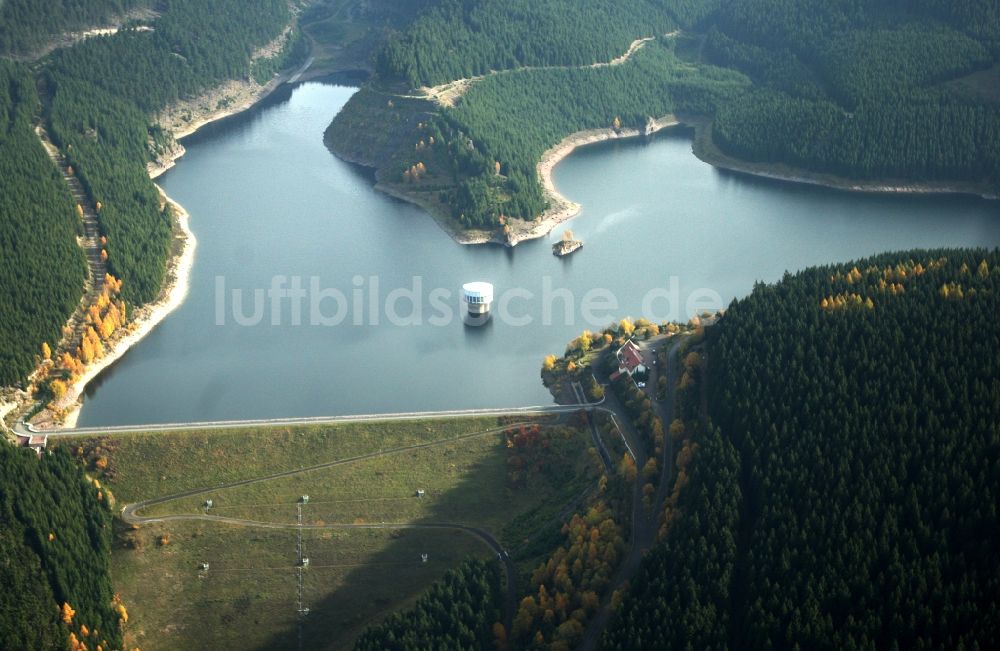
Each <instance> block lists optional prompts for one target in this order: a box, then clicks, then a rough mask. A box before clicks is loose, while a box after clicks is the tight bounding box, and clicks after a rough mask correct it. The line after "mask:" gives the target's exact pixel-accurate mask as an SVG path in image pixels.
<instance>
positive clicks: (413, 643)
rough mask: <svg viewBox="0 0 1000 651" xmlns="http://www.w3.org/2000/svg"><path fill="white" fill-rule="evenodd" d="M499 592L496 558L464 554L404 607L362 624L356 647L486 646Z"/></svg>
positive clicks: (449, 649)
mask: <svg viewBox="0 0 1000 651" xmlns="http://www.w3.org/2000/svg"><path fill="white" fill-rule="evenodd" d="M502 608H503V592H502V590H501V586H500V565H499V563H497V562H496V561H481V560H474V559H473V560H468V561H466V562H465V563H463V564H462V565H461V566H459V567H458V568H456V569H454V570H450V571H449V572H448V573H447V574H445V575H444V577H443V578H442V579H441V580H440V581H438V582H436V583H435V584H434V585H432V586H431V587H430V589H429V590H428V591H427V592H426V593H425V594H424V595H423V596H422V597H420V599H418V600H417V602H416V603H415V604H414V605H413V606H412V607H411V608H409V609H408V610H405V611H401V612H397V613H393V614H392V615H390V616H389V617H387V618H386V619H385V620H384V621H383V622H381V623H380V624H378V625H375V626H371V627H369V628H368V630H366V631H365V632H364V633H363V634H362V635H361V637H360V638H358V641H357V642H356V643H355V645H354V648H355V649H356V651H407V650H409V649H436V650H437V649H440V650H441V651H464V650H466V649H489V648H492V647H493V646H494V644H495V638H494V628H493V626H494V624H495V623H497V622H498V621H500V619H501V617H502V613H501V610H502Z"/></svg>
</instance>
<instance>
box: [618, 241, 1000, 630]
mask: <svg viewBox="0 0 1000 651" xmlns="http://www.w3.org/2000/svg"><path fill="white" fill-rule="evenodd" d="M998 292H1000V253H998V252H997V251H992V252H987V251H982V250H979V251H912V252H907V253H902V254H899V253H897V254H884V255H880V256H876V257H874V258H871V259H868V260H862V261H858V262H855V263H848V264H843V265H836V266H827V267H819V268H813V269H809V270H806V271H803V272H801V273H798V274H795V275H787V276H786V277H785V278H784V280H782V281H781V282H779V283H777V284H775V285H771V286H764V285H760V286H758V287H756V288H755V290H754V291H753V293H752V294H751V295H750V296H749V297H747V298H744V299H741V300H738V301H735V302H734V303H733V304H732V305H731V306H730V308H729V310H728V311H727V312H726V315H725V317H724V318H723V319H722V320H721V321H720V323H719V324H718V325H716V326H714V327H713V328H710V329H709V330H708V333H707V344H706V348H705V350H704V351H703V352H704V354H705V356H706V358H707V360H708V369H709V371H708V373H707V375H706V379H705V381H706V382H707V383H708V385H707V386H706V387H704V389H705V390H707V392H708V404H709V416H710V423H711V424H710V425H709V426H708V427H702V428H700V431H698V432H696V433H694V435H693V438H692V441H693V443H694V445H695V446H696V447H695V450H696V451H695V453H694V457H693V460H692V461H691V462H690V464H689V466H688V469H687V470H688V473H689V483H688V486H687V488H686V489H685V491H684V492H683V493H682V497H681V501H680V504H679V509H680V514H681V515H680V517H678V518H676V519H675V520H674V521H673V523H672V524H671V525H670V529H669V532H668V534H667V539H666V541H665V543H663V544H661V545H660V546H658V547H657V548H655V549H654V551H653V552H652V553H651V554H650V555H649V557H648V558H647V559H646V560H645V561H644V563H643V566H642V568H641V569H640V573H639V575H638V577H637V579H636V580H635V581H634V583H633V589H632V591H631V592H630V594H629V596H628V597H627V598H626V599H625V600H624V602H623V604H622V607H621V609H620V611H619V613H618V616H617V618H616V619H615V620H614V621H613V623H612V625H611V627H610V628H609V629H608V631H607V632H606V635H605V639H604V645H603V646H604V648H606V649H634V648H640V647H642V648H654V647H655V648H664V649H668V648H741V647H746V648H773V647H778V648H794V647H797V648H810V649H825V648H837V649H845V648H887V649H888V648H966V649H974V648H980V649H985V648H993V647H995V646H996V644H997V641H998V640H1000V560H998V559H1000V548H998V544H1000V516H998V512H997V504H1000V474H998V469H1000V425H998V423H1000V359H998V357H997V353H996V351H997V350H998V349H1000V327H998V324H997V320H996V315H997V314H998V313H1000V294H998Z"/></svg>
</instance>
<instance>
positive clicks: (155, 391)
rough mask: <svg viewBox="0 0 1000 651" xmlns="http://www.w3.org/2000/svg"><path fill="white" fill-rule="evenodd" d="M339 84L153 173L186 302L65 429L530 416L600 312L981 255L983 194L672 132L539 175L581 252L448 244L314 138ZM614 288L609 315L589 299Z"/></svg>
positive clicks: (998, 241)
mask: <svg viewBox="0 0 1000 651" xmlns="http://www.w3.org/2000/svg"><path fill="white" fill-rule="evenodd" d="M353 92H354V89H352V88H347V87H341V86H333V85H327V84H319V83H307V84H304V85H301V86H299V87H297V88H296V89H294V90H292V91H290V92H284V93H283V94H282V95H279V96H277V97H274V98H271V99H269V100H268V101H267V102H265V103H264V104H263V105H262V106H260V107H257V108H255V109H253V110H251V111H250V112H248V113H246V114H244V115H242V116H239V117H238V118H236V119H233V120H229V121H226V122H224V123H220V124H215V125H211V126H210V127H208V128H207V129H206V130H204V131H202V132H199V134H197V135H196V136H194V137H193V138H191V139H188V140H187V141H186V142H185V145H186V146H187V149H188V153H187V155H186V156H184V158H183V159H182V160H181V161H180V162H179V164H178V165H177V167H175V168H174V169H173V170H171V171H170V172H168V173H167V174H166V175H164V176H163V177H162V178H161V179H160V182H161V184H162V185H163V187H164V189H165V190H166V191H167V193H168V194H169V195H170V196H171V197H172V198H174V199H175V200H177V201H178V202H180V203H181V204H182V205H184V207H185V208H187V210H188V211H189V212H190V213H191V216H192V218H191V227H192V230H193V231H194V233H195V235H196V237H197V239H198V248H197V255H196V260H195V264H194V270H193V272H192V282H191V291H190V293H189V295H188V298H187V300H186V301H185V303H184V304H183V305H182V306H181V307H180V308H179V309H178V310H177V311H175V312H174V313H172V314H171V315H170V316H168V317H167V318H166V319H165V320H164V321H163V323H161V324H160V326H159V327H157V328H156V329H155V330H154V331H153V332H152V333H151V334H150V335H149V336H148V337H146V338H145V339H144V340H143V341H142V342H140V343H139V344H138V345H137V346H135V347H134V348H133V349H132V350H131V351H129V353H128V354H127V355H126V356H125V357H124V358H122V359H121V360H120V361H119V362H118V363H117V364H115V365H114V366H113V367H111V368H110V369H109V370H108V371H106V372H105V373H104V374H102V376H101V377H99V378H98V379H97V380H96V381H95V382H93V383H92V385H91V386H90V387H89V388H88V391H87V397H86V402H85V404H84V408H83V412H82V414H81V416H80V421H79V424H80V425H81V426H95V425H115V424H143V423H169V422H187V421H204V420H219V419H251V418H272V417H286V416H315V415H338V414H360V413H375V412H401V411H416V410H441V409H465V408H474V407H505V406H523V405H534V404H545V403H547V402H549V396H548V393H547V392H546V391H545V389H544V388H543V387H542V385H541V382H540V380H539V375H538V370H539V368H540V365H541V361H542V358H543V357H544V356H545V355H546V354H548V353H561V352H562V350H563V347H564V346H565V344H566V342H567V341H568V340H569V339H571V338H572V337H574V336H576V335H577V334H578V333H579V332H580V331H582V330H583V329H585V328H591V329H595V328H599V327H600V326H601V325H603V324H606V323H607V322H608V321H609V320H610V319H611V317H612V316H618V317H620V316H622V315H632V316H641V315H642V314H643V313H644V311H648V312H649V314H648V315H649V316H652V317H656V318H657V319H659V320H663V319H666V318H668V317H669V318H687V317H688V316H689V315H690V314H691V313H692V311H693V310H697V309H700V308H701V307H703V306H710V305H712V304H713V303H718V302H719V301H721V302H722V303H723V304H726V303H728V302H729V301H730V300H731V299H733V298H734V297H738V296H743V295H746V294H747V293H748V292H749V291H750V290H751V288H752V286H753V283H754V282H755V281H758V280H763V281H775V280H778V279H779V278H780V277H781V275H782V274H783V273H784V272H785V271H786V270H789V271H794V270H797V269H801V268H803V267H807V266H810V265H814V264H820V263H826V262H835V261H846V260H850V259H853V258H857V257H861V256H866V255H870V254H873V253H877V252H881V251H886V250H893V249H906V248H914V247H938V246H988V247H994V246H998V245H1000V209H998V204H997V203H996V202H988V201H983V200H978V199H974V198H968V197H891V196H873V195H861V194H851V193H844V192H838V191H833V190H827V189H823V188H818V187H811V186H799V185H792V184H784V183H776V182H769V181H763V180H757V179H752V178H746V177H742V176H736V175H732V174H728V173H724V172H720V171H718V170H716V169H714V168H713V167H711V166H709V165H706V164H704V163H702V162H700V161H699V160H698V159H697V158H695V157H694V156H693V155H692V154H691V143H690V139H689V138H688V137H687V136H685V135H683V134H671V135H665V136H661V137H658V138H656V139H654V140H653V141H651V142H646V143H643V142H621V143H614V144H608V145H601V146H595V147H589V148H585V149H582V150H578V151H577V152H575V153H574V154H573V155H572V156H570V157H569V158H568V159H567V160H566V161H564V162H563V163H562V164H560V165H559V166H558V168H557V169H556V173H555V180H556V183H557V185H558V187H559V188H560V190H561V191H562V192H563V193H564V194H565V195H567V196H568V197H570V198H572V199H573V200H575V201H577V202H579V203H581V204H582V205H583V206H584V209H583V213H582V214H581V215H580V216H579V217H578V218H577V219H575V220H573V221H572V222H571V224H570V226H571V228H572V229H573V231H574V233H575V234H576V235H577V237H578V238H580V239H583V240H584V241H585V243H586V244H585V246H584V248H583V249H582V250H581V251H579V252H578V253H576V254H574V255H573V256H571V257H569V258H567V259H563V260H560V259H556V258H554V257H553V256H552V254H551V252H550V246H551V243H552V242H553V241H554V239H555V238H556V237H558V236H559V234H560V233H561V231H562V229H557V232H556V233H553V234H552V236H551V237H550V238H549V239H548V240H539V241H535V242H529V243H524V244H522V245H519V246H518V247H517V248H516V249H513V250H507V249H502V248H499V247H485V248H484V247H464V246H459V245H457V244H455V243H454V242H453V241H452V240H451V239H450V238H449V237H448V236H447V235H445V233H444V232H442V231H441V230H440V229H439V228H438V227H437V226H436V225H435V223H434V222H433V220H432V219H431V218H430V217H428V216H427V215H426V214H425V213H423V212H422V211H421V210H420V209H418V208H415V207H413V206H410V205H408V204H405V203H402V202H399V201H396V200H394V199H391V198H389V197H386V196H384V195H382V194H380V193H377V192H375V191H374V190H373V189H372V182H371V179H370V178H369V177H368V175H366V174H365V173H364V172H362V171H359V170H358V169H357V168H355V167H353V166H350V165H348V164H345V163H343V162H341V161H340V160H338V159H336V158H335V157H334V156H332V155H331V154H330V153H329V152H328V151H327V149H326V148H325V147H324V145H323V142H322V134H323V131H324V129H325V128H326V126H327V125H328V124H329V123H330V120H331V119H332V118H333V116H334V115H335V114H336V113H337V111H339V110H340V108H341V107H342V106H343V105H344V103H345V102H346V101H347V99H348V98H349V97H350V95H351V94H352V93H353ZM275 276H285V279H284V283H283V284H279V285H277V286H278V287H282V286H283V287H288V286H289V285H290V284H291V283H292V280H293V277H299V278H301V283H302V287H303V289H304V290H305V292H306V294H307V297H306V298H304V299H303V300H302V302H301V305H302V309H301V314H300V324H299V325H295V324H294V323H293V316H294V315H293V314H292V307H291V303H292V302H293V301H291V300H290V299H287V298H286V299H284V300H283V301H280V302H279V303H278V306H279V309H278V310H277V311H276V314H275V316H277V317H278V319H277V320H276V322H275V323H272V319H271V317H272V313H271V311H272V310H271V308H272V305H271V302H270V301H268V300H266V299H267V294H266V293H264V292H266V290H268V289H269V288H271V287H272V282H274V279H275ZM313 277H315V278H316V280H315V283H316V284H317V288H318V289H320V290H326V292H327V294H329V295H333V294H336V293H339V294H340V295H342V297H343V299H342V303H338V302H337V299H336V298H330V297H329V296H327V297H326V298H323V300H322V301H321V303H320V309H321V316H323V317H325V318H327V319H329V320H336V317H337V316H338V313H339V314H340V315H342V316H343V321H342V322H341V323H340V324H339V325H321V324H319V323H316V324H310V321H311V319H310V316H311V314H310V313H311V309H310V302H311V301H313V300H316V299H317V297H321V295H319V294H318V293H316V292H313V291H311V290H312V287H311V284H312V283H313V282H314V281H313V280H312V279H313ZM372 277H377V279H378V281H377V284H378V291H377V295H378V298H377V299H375V300H373V299H372V297H373V295H375V294H376V292H375V289H374V283H373V282H372V280H371V278H372ZM416 277H419V279H420V280H419V281H418V282H419V283H420V285H421V288H422V291H421V292H420V293H421V295H422V300H421V301H420V303H421V305H422V312H421V313H420V314H419V315H417V314H414V313H413V310H412V305H411V301H410V300H409V299H408V298H406V297H402V298H399V297H397V298H399V300H397V301H396V302H395V303H394V305H395V306H396V308H397V309H396V310H395V314H396V316H398V317H401V318H402V319H403V321H406V320H407V318H408V319H409V323H404V322H400V319H395V321H396V323H393V319H391V316H392V315H391V314H390V313H388V312H387V311H386V309H385V304H386V299H387V297H389V294H390V292H392V290H395V289H399V288H409V289H412V288H413V286H414V282H415V280H414V279H415V278H416ZM278 280H281V279H280V278H279V279H278ZM470 280H486V281H489V282H492V283H494V284H495V285H496V291H497V293H498V296H502V295H503V294H504V293H506V294H507V308H508V309H507V310H506V312H507V313H508V314H509V317H510V318H501V317H502V315H501V314H500V313H499V312H496V310H497V309H498V308H499V307H500V306H499V305H495V316H494V319H493V320H492V321H491V323H490V324H489V325H487V326H485V327H483V328H470V327H467V326H465V325H463V323H462V321H461V319H460V318H459V317H458V314H459V308H460V305H459V302H458V301H459V296H460V290H461V285H462V283H464V282H468V281H470ZM220 283H224V288H225V292H224V294H223V296H222V298H223V299H225V300H223V301H220V300H218V298H217V290H218V287H219V284H220ZM436 289H437V291H438V293H439V295H437V296H435V297H433V299H434V300H432V296H431V292H432V290H436ZM233 290H241V292H240V294H241V296H242V300H243V304H242V312H239V311H237V314H242V315H244V316H247V317H251V316H253V313H254V290H259V291H260V292H262V293H263V299H265V300H264V301H263V302H262V304H261V306H262V308H263V315H262V319H261V322H260V323H259V324H256V325H240V324H239V323H238V322H237V317H236V316H234V309H233ZM511 290H520V291H519V292H515V293H511ZM594 290H606V292H605V291H598V292H595V291H594ZM588 292H590V294H589V295H588ZM446 293H447V294H450V296H449V297H448V298H447V300H444V298H443V295H444V294H446ZM397 294H398V292H397ZM529 294H530V296H531V297H530V298H528V295H529ZM611 298H613V300H614V301H615V302H616V303H617V307H615V308H612V309H607V308H606V307H604V306H605V305H606V301H607V300H609V299H611ZM357 299H360V301H359V302H360V307H361V309H360V310H358V309H355V308H356V307H357V306H356V305H355V302H356V300H357ZM695 299H696V300H695ZM691 300H695V302H691ZM644 302H645V303H646V305H645V306H644ZM567 303H572V308H571V310H570V311H569V315H567V310H566V307H567ZM588 305H589V307H590V308H591V309H590V310H589V311H587V310H584V309H583V308H584V307H587V306H588ZM220 306H221V308H222V309H221V310H220ZM547 306H548V307H547ZM373 309H374V313H375V314H374V316H375V317H376V318H372V317H373V315H372V314H371V311H372V310H373ZM448 311H450V312H452V313H453V314H455V315H456V316H455V317H454V318H452V319H447V318H444V317H446V316H447V314H446V313H447V312H448ZM220 312H221V314H219V313H220ZM567 316H569V317H570V318H567ZM220 317H221V319H220ZM220 320H221V321H223V324H222V325H219V321H220ZM251 321H253V319H251ZM414 321H419V322H420V325H415V324H413V322H414ZM526 321H527V322H528V323H525V322H526ZM355 322H360V323H361V324H360V325H355ZM442 322H444V323H443V324H442Z"/></svg>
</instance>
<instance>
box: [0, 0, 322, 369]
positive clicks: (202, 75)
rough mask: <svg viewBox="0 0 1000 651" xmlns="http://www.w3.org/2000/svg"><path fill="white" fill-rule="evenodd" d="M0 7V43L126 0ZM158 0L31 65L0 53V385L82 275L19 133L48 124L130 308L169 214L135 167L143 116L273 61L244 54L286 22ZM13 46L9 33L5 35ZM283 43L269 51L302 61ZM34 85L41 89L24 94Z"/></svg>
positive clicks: (43, 159)
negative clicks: (153, 7)
mask: <svg viewBox="0 0 1000 651" xmlns="http://www.w3.org/2000/svg"><path fill="white" fill-rule="evenodd" d="M59 4H64V5H67V7H68V8H66V11H65V12H60V11H56V9H57V8H56V7H55V5H53V4H51V3H30V6H28V5H26V4H25V3H21V2H10V3H4V4H3V6H2V12H3V13H2V15H3V16H4V20H5V22H4V23H3V24H2V25H0V34H2V35H3V36H4V37H5V38H9V39H12V40H11V42H12V43H14V45H12V46H11V47H16V48H20V47H34V46H35V44H36V41H37V42H41V41H43V40H45V38H47V37H49V36H50V31H52V30H59V29H68V28H71V27H80V26H86V25H89V24H91V23H94V22H99V21H100V19H101V18H102V17H107V16H111V15H118V14H120V13H121V12H122V11H125V10H127V9H129V8H133V7H135V6H139V5H141V4H142V3H136V2H108V3H94V4H90V3H86V4H87V7H86V8H84V7H82V6H79V7H78V6H77V5H78V3H59ZM252 5H253V6H252V7H248V3H247V2H246V1H245V0H212V1H211V2H204V1H202V0H171V1H170V2H168V3H161V4H160V5H158V10H159V11H160V14H159V15H158V16H157V17H156V18H155V19H152V20H149V21H145V22H143V21H133V22H132V23H129V24H128V25H127V26H126V27H124V28H122V29H121V30H119V31H118V32H117V33H116V34H114V35H110V36H98V37H93V38H88V39H86V40H84V41H82V42H80V43H77V44H76V45H74V46H73V47H69V48H62V49H57V50H55V51H54V52H52V53H51V54H49V55H48V56H46V57H44V58H43V59H41V60H40V61H38V62H37V63H35V64H34V65H33V66H32V68H31V69H29V67H28V66H27V65H18V64H14V63H11V62H10V61H7V60H4V61H2V62H0V64H2V68H0V75H2V77H3V80H2V81H0V102H2V107H0V111H3V114H4V115H7V116H8V117H9V119H7V120H4V124H6V125H7V127H6V129H5V131H4V133H3V134H0V138H2V142H0V147H3V153H4V155H3V157H2V158H0V165H3V167H4V174H3V175H2V177H0V185H2V186H3V190H4V191H3V193H2V194H0V202H2V204H3V216H4V220H3V223H2V224H0V228H2V229H3V230H2V232H3V234H4V235H3V237H2V238H0V253H2V255H0V260H2V263H0V274H2V276H0V277H2V281H3V282H2V283H0V292H3V293H4V294H5V296H6V298H5V300H4V303H3V305H4V306H5V308H7V306H10V307H9V309H5V311H4V314H3V316H2V317H0V385H9V384H14V383H17V382H19V381H21V380H23V379H24V377H25V376H26V375H27V373H29V372H30V370H31V369H32V368H33V366H34V364H35V360H36V357H37V355H39V354H40V351H41V345H42V343H43V342H44V343H47V344H49V346H50V347H51V348H53V349H54V347H55V345H56V344H57V343H58V341H59V339H60V336H61V331H60V328H61V326H62V325H63V324H64V323H65V321H66V319H67V317H68V316H69V314H70V313H71V312H72V310H73V308H74V306H75V305H76V304H77V302H78V300H79V299H80V295H81V292H82V289H83V283H84V275H85V273H86V270H85V265H84V258H83V254H82V252H81V251H80V249H79V247H78V246H77V245H76V243H75V241H74V237H75V235H76V234H77V233H78V230H79V229H80V225H79V220H78V218H77V217H76V216H75V215H74V213H73V207H74V203H73V202H72V200H71V198H70V195H69V193H68V191H67V190H66V188H65V184H64V183H63V181H62V179H61V178H60V177H59V175H58V173H57V170H56V168H55V166H53V164H52V163H51V161H49V160H48V157H47V155H46V154H45V152H44V150H43V149H42V146H41V143H40V141H39V140H38V138H37V136H36V135H35V134H34V133H33V128H34V125H35V124H40V125H44V126H46V127H47V128H48V131H49V134H50V135H51V137H52V139H53V141H54V142H55V143H56V145H58V146H59V148H60V150H61V151H62V152H63V153H64V154H65V156H66V159H67V161H68V162H69V164H70V165H71V167H72V169H73V170H74V173H75V175H76V176H77V178H78V179H79V180H80V182H81V184H82V186H83V188H84V190H85V191H86V193H87V194H88V196H89V199H90V200H91V203H92V204H93V205H99V210H98V225H99V228H100V233H101V235H102V236H103V238H104V242H105V243H104V244H103V248H104V250H105V251H106V252H107V267H108V271H109V272H110V273H111V274H112V275H113V276H114V277H115V278H117V279H119V280H121V281H122V290H121V297H122V298H123V299H124V300H125V301H126V303H128V304H129V305H131V306H138V305H141V304H143V303H147V302H149V301H151V300H153V299H154V298H155V297H156V296H157V294H158V293H159V291H160V287H161V285H162V283H163V280H164V275H165V271H166V261H167V256H168V248H169V245H170V237H171V223H170V216H169V214H168V212H167V210H166V209H165V208H164V207H163V206H162V205H161V199H160V196H159V193H158V192H157V190H156V188H155V186H154V185H153V182H152V181H151V180H150V179H149V176H148V174H147V170H146V164H147V162H149V161H150V160H151V159H153V158H155V157H156V156H157V155H158V154H159V152H160V151H162V149H163V148H164V147H166V146H168V145H169V144H170V143H169V135H168V134H165V133H163V132H162V131H161V130H160V129H159V128H158V127H156V126H155V125H154V124H153V123H154V116H155V114H156V113H158V112H159V111H161V110H162V109H164V108H166V107H167V106H168V105H170V104H172V103H174V102H176V101H177V100H179V99H183V98H191V97H195V96H197V95H198V94H199V93H201V92H204V91H205V90H207V89H209V88H211V87H213V86H215V85H216V84H218V83H220V82H222V81H225V80H227V79H246V78H248V77H249V76H251V75H252V74H254V73H256V74H257V75H258V76H260V75H262V74H264V72H266V71H271V74H273V72H274V70H273V67H274V66H272V65H268V63H267V61H266V60H258V61H257V62H254V63H252V62H251V55H252V54H253V52H254V51H255V49H256V48H258V47H259V46H261V45H263V44H265V43H267V42H269V41H271V40H273V39H274V38H275V37H277V36H278V35H279V34H280V33H281V32H282V30H283V29H284V28H285V26H286V25H288V24H289V21H290V13H289V8H288V5H287V3H286V2H284V1H283V0H253V2H252ZM15 41H16V42H15ZM297 43H300V40H298V39H296V38H290V39H288V41H287V47H286V52H283V53H282V54H279V58H281V61H282V62H285V63H289V62H290V61H289V59H288V56H287V55H288V53H289V52H292V51H293V50H294V53H295V54H296V55H297V56H302V54H303V51H302V48H301V46H299V47H297V48H296V47H295V44H297ZM36 85H37V87H38V88H39V90H40V94H41V98H40V99H39V94H38V93H36Z"/></svg>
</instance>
